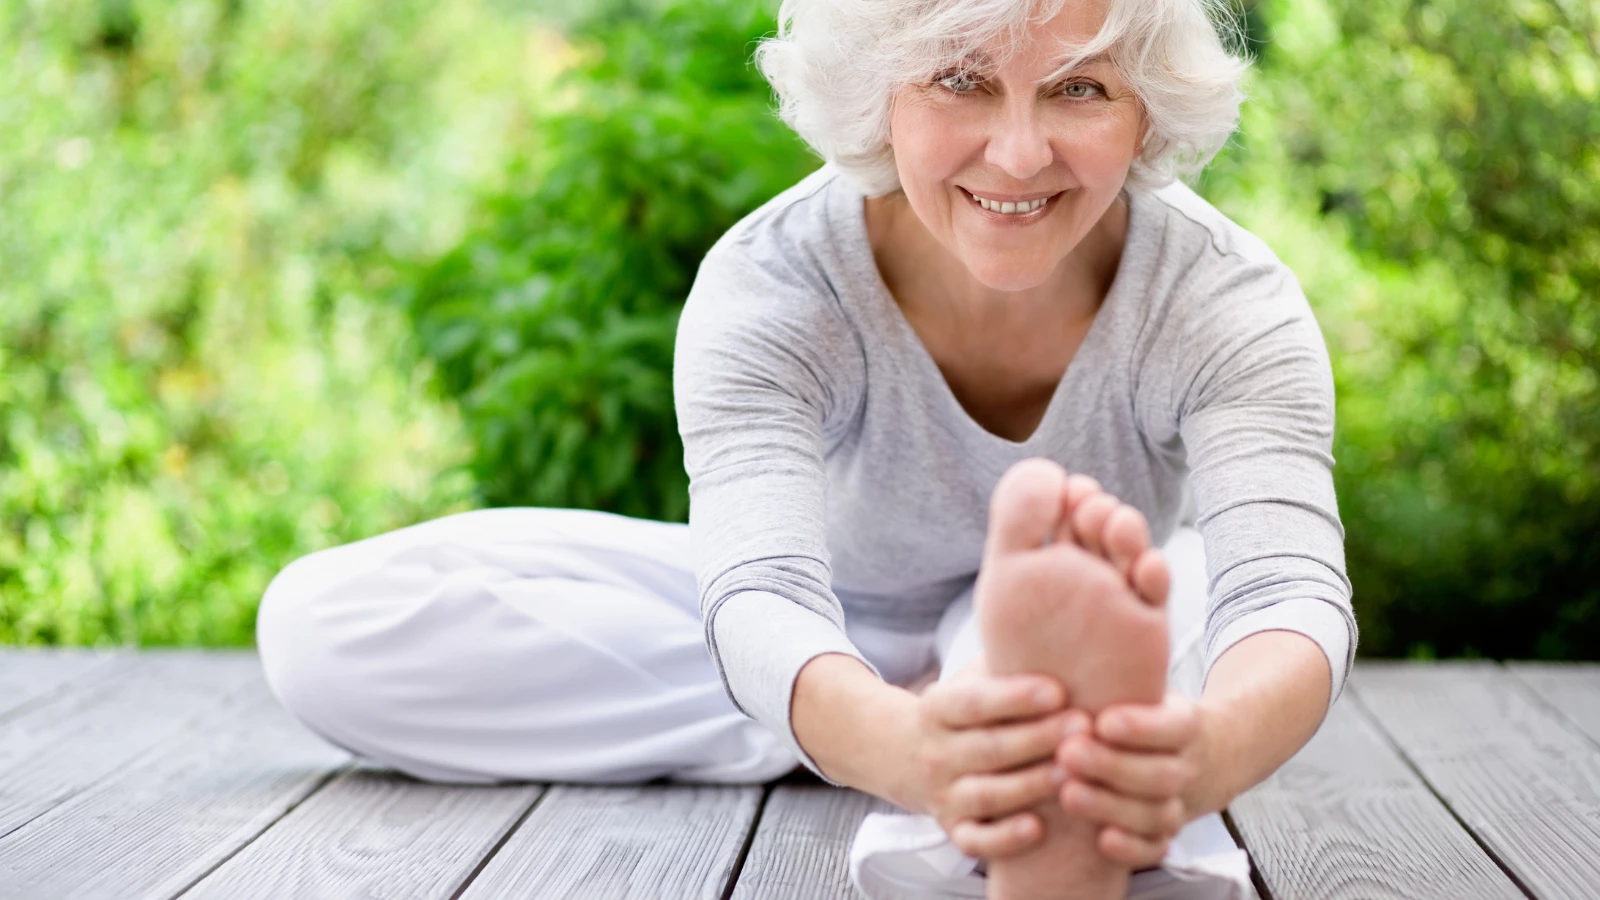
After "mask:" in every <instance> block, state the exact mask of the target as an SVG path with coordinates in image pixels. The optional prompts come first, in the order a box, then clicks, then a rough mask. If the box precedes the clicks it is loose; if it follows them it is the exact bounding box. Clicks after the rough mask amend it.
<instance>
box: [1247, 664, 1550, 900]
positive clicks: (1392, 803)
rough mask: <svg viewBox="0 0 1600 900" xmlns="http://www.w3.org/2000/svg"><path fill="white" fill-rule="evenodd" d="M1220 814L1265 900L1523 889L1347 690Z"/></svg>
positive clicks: (1414, 897) (1410, 899)
mask: <svg viewBox="0 0 1600 900" xmlns="http://www.w3.org/2000/svg"><path fill="white" fill-rule="evenodd" d="M1363 665H1364V664H1363ZM1358 668H1359V666H1358ZM1229 813H1230V814H1231V815H1232V817H1233V821H1234V825H1235V827H1237V828H1238V830H1239V836H1240V838H1241V839H1242V840H1243V843H1244V845H1245V847H1247V848H1248V849H1249V852H1250V859H1251V863H1252V864H1253V865H1254V866H1255V868H1256V871H1257V872H1258V873H1259V874H1260V876H1261V879H1262V881H1263V883H1264V884H1265V885H1266V887H1267V890H1268V891H1269V892H1270V893H1271V895H1272V897H1273V898H1274V900H1309V898H1318V900H1322V898H1327V900H1333V898H1349V900H1369V898H1370V900H1377V898H1389V897H1392V898H1397V900H1420V898H1432V897H1437V898H1440V900H1446V898H1448V900H1458V898H1465V897H1473V898H1498V897H1504V898H1520V897H1522V896H1523V894H1522V891H1520V890H1518V889H1517V887H1516V885H1515V884H1513V883H1512V881H1511V879H1509V878H1507V877H1506V875H1505V873H1504V872H1502V871H1501V870H1500V868H1499V866H1497V865H1496V864H1495V862H1494V860H1492V859H1490V858H1489V856H1488V855H1487V854H1485V853H1484V852H1483V850H1482V849H1481V848H1480V847H1479V846H1478V845H1477V843H1476V842H1474V841H1473V840H1472V837H1471V836H1470V835H1468V834H1467V832H1466V831H1465V830H1463V829H1462V828H1461V826H1460V825H1459V824H1458V823H1457V822H1456V820H1455V819H1454V818H1453V817H1452V816H1451V815H1450V812H1449V810H1447V809H1445V807H1444V805H1443V804H1441V803H1440V802H1439V800H1438V798H1436V797H1434V796H1433V794H1432V793H1431V792H1430V791H1429V790H1428V788H1427V787H1426V786H1425V785H1424V784H1423V783H1422V780H1421V779H1420V778H1418V777H1417V775H1416V773H1415V772H1413V771H1411V770H1410V769H1409V768H1407V767H1406V765H1405V763H1404V762H1402V761H1401V759H1400V757H1399V755H1398V754H1396V753H1395V751H1394V749H1393V748H1392V747H1390V746H1389V745H1388V744H1387V743H1385V742H1384V740H1383V738H1382V737H1381V736H1380V735H1379V732H1378V730H1377V728H1376V727H1375V726H1374V725H1373V724H1372V722H1371V721H1370V720H1369V719H1368V718H1367V716H1366V715H1365V714H1364V713H1363V712H1362V711H1361V710H1360V709H1359V708H1358V707H1357V706H1356V705H1355V704H1354V703H1353V702H1352V701H1351V699H1350V697H1349V695H1346V696H1344V697H1341V698H1340V700H1339V702H1338V703H1336V704H1334V707H1333V709H1332V710H1330V711H1329V713H1328V718H1327V721H1325V722H1324V723H1323V725H1322V728H1321V729H1320V730H1319V731H1318V732H1317V734H1316V735H1315V736H1314V737H1313V738H1312V739H1311V741H1310V742H1309V743H1307V744H1306V746H1305V747H1303V748H1302V749H1301V750H1300V752H1299V753H1297V754H1295V756H1294V757H1293V758H1292V759H1290V760H1289V761H1288V762H1287V763H1285V764H1284V765H1283V767H1282V768H1280V769H1279V770H1278V771H1277V772H1275V773H1273V774H1272V776H1271V777H1269V778H1268V779H1267V780H1266V781H1264V782H1262V783H1261V784H1259V785H1257V786H1256V787H1255V788H1253V789H1252V790H1250V791H1247V792H1245V793H1244V794H1243V795H1241V796H1240V797H1238V798H1237V799H1236V800H1234V802H1233V803H1232V805H1231V806H1230V807H1229Z"/></svg>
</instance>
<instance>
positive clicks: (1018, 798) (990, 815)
mask: <svg viewBox="0 0 1600 900" xmlns="http://www.w3.org/2000/svg"><path fill="white" fill-rule="evenodd" d="M1066 778H1067V773H1066V771H1065V770H1063V769H1062V768H1061V767H1060V766H1058V765H1056V764H1055V763H1054V761H1049V762H1045V763H1041V764H1039V765H1034V766H1030V767H1028V768H1026V769H1020V770H1018V771H1015V772H1004V773H1001V774H997V775H995V774H974V775H964V776H962V777H960V778H958V779H956V781H955V783H954V784H953V785H951V786H950V793H949V795H948V801H947V803H946V814H949V815H954V816H957V817H959V818H962V819H998V818H1001V817H1003V816H1008V815H1011V814H1012V813H1017V812H1023V811H1025V810H1027V809H1031V808H1032V807H1034V806H1037V805H1039V804H1040V803H1043V802H1045V801H1047V800H1050V799H1051V798H1053V797H1054V796H1055V794H1056V791H1058V790H1060V788H1061V785H1062V783H1063V782H1065V781H1066Z"/></svg>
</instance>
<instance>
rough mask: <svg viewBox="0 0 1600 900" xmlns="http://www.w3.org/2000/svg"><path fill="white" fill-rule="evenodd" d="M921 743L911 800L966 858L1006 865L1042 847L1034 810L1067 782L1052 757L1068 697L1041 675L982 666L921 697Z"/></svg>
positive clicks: (1076, 717)
mask: <svg viewBox="0 0 1600 900" xmlns="http://www.w3.org/2000/svg"><path fill="white" fill-rule="evenodd" d="M917 700H918V709H917V724H918V730H919V738H918V742H917V749H916V752H915V759H914V765H913V766H911V769H910V771H909V773H908V778H910V779H911V780H912V784H911V786H910V787H909V788H908V790H907V795H908V796H910V797H912V798H914V801H913V802H915V803H916V804H917V806H919V807H920V808H921V810H922V811H925V812H927V813H928V814H929V815H932V816H933V817H934V818H935V819H937V820H938V822H939V826H940V827H941V828H943V829H944V832H945V834H947V835H949V837H950V840H951V842H952V843H954V844H955V845H956V847H958V848H959V849H960V850H961V852H962V853H965V854H967V855H968V856H974V857H979V858H983V859H1001V858H1005V857H1007V856H1013V855H1016V854H1018V853H1022V852H1023V851H1025V850H1027V849H1029V848H1030V847H1033V846H1034V845H1036V844H1037V843H1039V841H1040V840H1042V839H1043V838H1044V822H1043V821H1042V820H1041V819H1040V818H1039V816H1038V815H1037V814H1035V813H1032V812H1029V811H1028V810H1029V809H1030V808H1032V807H1035V806H1038V805H1039V804H1040V803H1046V802H1049V801H1050V799H1051V798H1052V797H1054V796H1055V795H1056V792H1057V791H1058V790H1059V789H1060V787H1061V785H1062V784H1063V783H1064V781H1065V775H1064V773H1062V772H1061V771H1060V770H1059V769H1058V768H1057V767H1056V765H1055V763H1054V761H1053V759H1052V755H1053V754H1054V752H1055V751H1056V749H1057V748H1058V747H1059V746H1060V744H1061V739H1062V737H1063V735H1064V734H1065V733H1066V725H1067V722H1068V721H1072V722H1075V723H1076V724H1077V727H1078V728H1079V729H1080V730H1082V731H1088V729H1089V726H1090V722H1089V719H1088V717H1087V716H1086V715H1085V714H1083V713H1082V712H1074V713H1067V712H1062V711H1061V710H1062V708H1063V707H1065V706H1066V703H1067V696H1066V691H1065V690H1064V689H1063V688H1062V687H1061V684H1060V682H1058V681H1056V680H1055V679H1053V678H1050V677H1048V676H1043V675H1014V676H1004V677H1001V676H994V675H989V674H988V673H987V672H984V671H982V670H981V668H979V667H977V666H974V667H973V668H970V669H968V670H966V671H964V672H962V673H960V674H958V675H956V676H954V677H952V678H949V679H946V680H944V681H941V682H938V683H936V684H933V685H931V686H929V687H928V689H927V690H926V691H925V692H924V693H923V694H922V695H921V696H920V697H918V698H917Z"/></svg>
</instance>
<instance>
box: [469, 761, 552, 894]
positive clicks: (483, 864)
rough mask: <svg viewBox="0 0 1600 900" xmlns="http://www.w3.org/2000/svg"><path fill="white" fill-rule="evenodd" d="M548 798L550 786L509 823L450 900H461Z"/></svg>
mask: <svg viewBox="0 0 1600 900" xmlns="http://www.w3.org/2000/svg"><path fill="white" fill-rule="evenodd" d="M548 796H550V785H548V784H547V785H545V786H544V788H543V790H541V791H539V796H537V797H535V798H533V802H532V803H529V804H528V808H527V809H525V810H523V811H522V815H520V816H517V820H516V821H515V822H512V823H511V827H510V828H507V829H506V833H505V834H502V835H500V839H499V840H497V841H495V842H494V846H493V847H490V848H489V852H488V853H485V854H484V855H483V859H480V860H478V864H477V865H476V866H474V867H473V869H472V871H471V872H468V873H467V877H466V880H465V881H462V882H461V886H460V887H458V888H456V891H455V893H453V894H451V895H450V900H461V895H462V894H465V893H466V892H467V888H469V887H472V883H473V882H474V881H477V880H478V876H479V875H481V874H483V870H484V869H485V868H487V867H488V865H489V860H491V859H494V858H495V855H496V854H498V853H499V852H500V848H501V847H504V846H505V845H506V841H509V840H511V836H512V835H513V834H516V833H517V829H519V828H521V827H522V823H523V822H526V821H528V817H529V816H531V815H533V811H534V810H536V809H538V808H539V804H541V803H543V802H544V798H546V797H548Z"/></svg>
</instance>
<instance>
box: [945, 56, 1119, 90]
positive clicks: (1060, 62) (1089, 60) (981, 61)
mask: <svg viewBox="0 0 1600 900" xmlns="http://www.w3.org/2000/svg"><path fill="white" fill-rule="evenodd" d="M967 57H968V58H969V59H971V60H972V61H973V62H974V63H975V64H977V65H978V66H980V67H981V66H988V65H993V63H994V59H993V58H992V57H990V56H989V54H987V53H984V52H983V51H982V50H974V51H973V52H971V53H969V54H967ZM1071 60H1072V56H1071V55H1067V56H1063V57H1061V58H1060V59H1057V60H1055V61H1054V62H1052V63H1051V69H1050V73H1051V74H1050V76H1049V77H1047V78H1045V79H1044V81H1049V80H1050V79H1051V78H1060V77H1061V76H1063V75H1065V74H1067V73H1068V72H1071V71H1074V70H1077V69H1087V68H1088V67H1090V66H1093V65H1098V64H1100V63H1109V62H1110V61H1111V57H1110V56H1108V55H1107V54H1105V53H1096V54H1093V55H1092V56H1086V57H1084V58H1083V59H1080V60H1078V64H1077V65H1075V66H1073V67H1072V68H1070V69H1069V68H1067V63H1068V62H1070V61H1071ZM1040 83H1041V84H1042V83H1043V82H1040Z"/></svg>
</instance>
